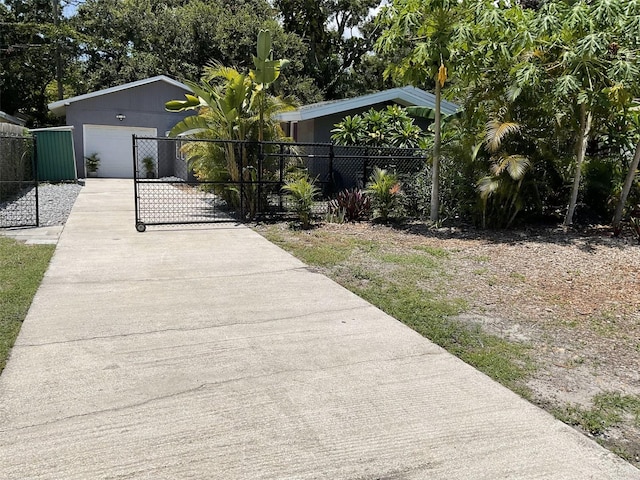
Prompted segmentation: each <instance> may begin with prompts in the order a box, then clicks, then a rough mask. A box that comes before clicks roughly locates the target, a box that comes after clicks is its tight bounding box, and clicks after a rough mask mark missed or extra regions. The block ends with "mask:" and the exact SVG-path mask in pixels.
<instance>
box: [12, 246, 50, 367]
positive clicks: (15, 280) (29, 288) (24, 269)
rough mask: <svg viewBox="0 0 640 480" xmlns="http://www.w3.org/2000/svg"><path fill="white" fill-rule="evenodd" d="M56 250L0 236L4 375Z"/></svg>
mask: <svg viewBox="0 0 640 480" xmlns="http://www.w3.org/2000/svg"><path fill="white" fill-rule="evenodd" d="M54 250H55V246H53V245H25V244H23V243H20V242H16V241H15V240H13V239H10V238H6V237H2V236H0V372H2V370H3V369H4V367H5V365H6V363H7V358H8V357H9V352H10V350H11V347H12V346H13V344H14V342H15V340H16V337H17V336H18V332H19V331H20V327H21V326H22V322H23V320H24V318H25V316H26V315H27V311H28V310H29V306H30V305H31V301H32V300H33V296H34V295H35V293H36V290H37V289H38V286H39V285H40V282H41V281H42V277H43V275H44V272H45V271H46V269H47V266H48V265H49V260H50V259H51V256H52V255H53V251H54Z"/></svg>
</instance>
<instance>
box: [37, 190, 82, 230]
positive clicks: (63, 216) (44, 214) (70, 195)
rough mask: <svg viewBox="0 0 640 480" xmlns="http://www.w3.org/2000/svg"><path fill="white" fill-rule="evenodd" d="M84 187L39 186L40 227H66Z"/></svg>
mask: <svg viewBox="0 0 640 480" xmlns="http://www.w3.org/2000/svg"><path fill="white" fill-rule="evenodd" d="M80 190H82V185H79V184H77V183H57V184H52V183H42V184H40V185H39V186H38V202H39V207H40V208H39V209H38V211H39V213H40V226H42V227H48V226H51V225H64V223H65V222H66V221H67V218H68V217H69V214H70V213H71V209H72V208H73V204H74V203H75V202H76V198H77V197H78V194H79V193H80Z"/></svg>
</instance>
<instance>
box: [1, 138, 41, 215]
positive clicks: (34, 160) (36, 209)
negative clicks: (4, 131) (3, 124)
mask: <svg viewBox="0 0 640 480" xmlns="http://www.w3.org/2000/svg"><path fill="white" fill-rule="evenodd" d="M36 137H37V135H36V134H33V135H32V136H30V137H24V136H14V135H0V142H7V141H17V140H22V141H30V142H32V148H33V153H32V155H31V156H30V157H31V172H32V175H31V176H32V178H31V179H15V180H8V179H5V178H2V177H1V176H0V187H1V186H2V185H16V186H18V190H20V187H22V186H25V185H26V186H29V185H31V186H32V187H33V205H32V208H31V209H30V208H29V205H30V204H31V202H30V201H29V200H28V199H25V198H20V199H17V200H16V202H18V203H19V205H17V206H14V208H15V209H16V211H17V214H18V217H17V218H16V219H15V220H7V221H6V222H2V223H0V228H16V227H39V226H40V199H39V194H38V186H39V183H40V182H39V181H38V151H37V141H36V140H37V138H36ZM0 161H1V159H0ZM0 172H1V168H0ZM3 201H4V199H3V198H2V196H1V195H0V203H2V202H3ZM25 210H27V211H28V210H32V211H33V215H31V216H29V218H30V219H33V221H31V220H23V219H24V211H25Z"/></svg>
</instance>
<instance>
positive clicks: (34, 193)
mask: <svg viewBox="0 0 640 480" xmlns="http://www.w3.org/2000/svg"><path fill="white" fill-rule="evenodd" d="M35 158H36V157H35V140H34V138H33V137H24V136H6V135H0V228H8V227H27V226H37V225H38V223H39V219H38V181H37V178H38V176H37V171H36V168H37V167H36V161H35Z"/></svg>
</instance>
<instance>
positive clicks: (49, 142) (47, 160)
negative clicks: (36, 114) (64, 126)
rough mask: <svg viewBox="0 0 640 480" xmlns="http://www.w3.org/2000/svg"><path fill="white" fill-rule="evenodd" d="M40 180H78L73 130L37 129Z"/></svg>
mask: <svg viewBox="0 0 640 480" xmlns="http://www.w3.org/2000/svg"><path fill="white" fill-rule="evenodd" d="M35 134H36V148H37V152H38V180H40V181H41V182H61V181H64V180H76V179H77V174H76V160H75V155H74V152H73V132H72V131H71V130H52V131H42V130H40V131H37V132H35Z"/></svg>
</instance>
